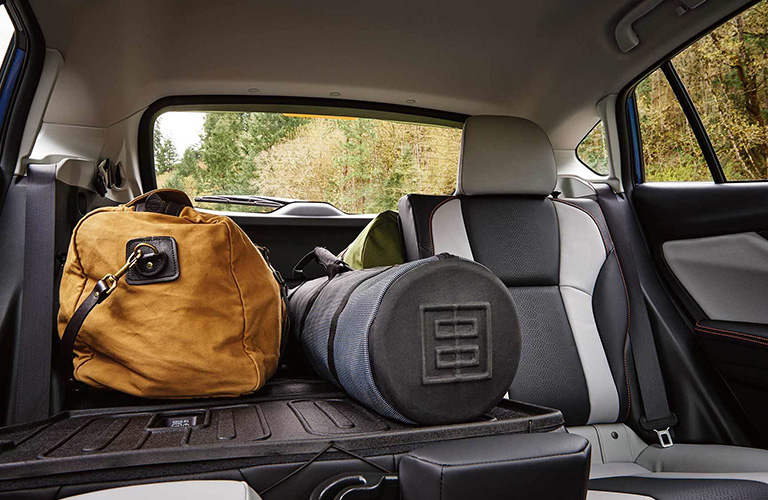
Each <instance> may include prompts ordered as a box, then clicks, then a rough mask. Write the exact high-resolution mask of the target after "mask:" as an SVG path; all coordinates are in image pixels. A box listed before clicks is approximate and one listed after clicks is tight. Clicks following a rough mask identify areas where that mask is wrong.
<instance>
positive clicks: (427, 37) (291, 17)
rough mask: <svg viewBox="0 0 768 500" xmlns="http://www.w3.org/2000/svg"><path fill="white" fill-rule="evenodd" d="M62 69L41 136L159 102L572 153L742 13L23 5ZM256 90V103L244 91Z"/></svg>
mask: <svg viewBox="0 0 768 500" xmlns="http://www.w3.org/2000/svg"><path fill="white" fill-rule="evenodd" d="M30 1H31V3H32V7H33V9H34V11H35V14H36V16H37V18H38V21H39V22H40V25H41V27H42V30H43V33H44V35H45V37H46V45H47V46H48V47H49V48H54V49H57V50H59V51H60V52H61V53H62V55H63V57H64V60H65V65H64V68H63V69H62V71H61V73H60V75H59V79H58V81H57V84H56V87H55V89H54V92H53V95H52V97H51V101H50V105H49V107H48V110H47V113H46V115H45V121H46V122H48V123H59V124H70V125H80V126H89V127H107V126H109V125H111V124H114V123H116V122H119V121H120V120H122V119H124V118H126V117H128V116H130V115H132V114H134V113H137V112H140V111H142V110H143V109H144V108H145V107H146V106H148V105H149V104H151V103H152V102H153V101H155V100H157V99H159V98H161V97H165V96H169V95H195V94H227V95H228V94H236V95H278V96H306V97H328V98H332V97H329V95H330V94H331V93H332V92H333V93H339V94H340V96H339V98H341V99H353V100H362V101H374V102H383V103H393V104H401V105H403V104H410V102H409V101H410V100H415V103H413V104H412V105H413V106H419V107H425V108H431V109H437V110H444V111H452V112H459V113H465V114H507V115H515V116H522V117H526V118H529V119H531V120H533V121H535V122H537V123H539V124H540V125H542V126H543V127H544V128H545V130H546V131H547V132H548V133H549V135H550V138H551V139H552V142H553V144H554V146H555V147H556V148H557V149H572V148H573V147H574V146H575V145H576V144H578V142H579V141H580V139H581V137H582V136H583V135H584V133H585V132H587V131H588V130H589V128H591V126H592V125H593V124H594V123H595V121H596V120H597V112H596V110H595V104H596V103H597V102H598V101H599V100H600V99H601V98H602V97H604V96H606V95H609V94H614V93H617V92H619V91H620V90H621V89H622V88H623V87H624V86H625V85H627V84H628V83H629V82H631V81H632V80H633V79H634V78H635V77H637V76H638V75H639V74H640V73H642V72H644V71H645V70H647V69H648V68H649V67H651V66H652V65H654V64H655V63H657V62H658V61H659V60H660V59H662V58H663V57H664V56H665V55H667V54H669V53H670V52H672V51H673V50H675V49H676V48H677V47H679V46H680V45H682V44H683V43H685V42H686V41H687V40H690V39H691V38H693V37H695V36H696V35H697V34H698V33H700V32H702V31H703V30H704V29H706V28H707V27H708V26H710V25H712V24H713V23H715V22H717V21H718V20H719V19H722V18H723V17H725V16H727V15H728V14H729V13H731V12H733V11H735V10H737V9H738V8H739V7H740V6H741V5H743V4H745V3H747V2H746V1H745V0H710V1H708V2H706V3H705V4H703V5H702V6H700V7H699V8H697V9H695V10H693V11H690V12H688V13H686V14H685V15H683V16H678V15H677V14H676V13H675V3H674V1H673V0H665V1H664V2H663V3H662V5H661V6H660V7H659V8H657V9H656V10H654V11H653V12H652V13H651V14H649V15H648V16H646V17H644V18H642V19H640V20H639V21H638V22H637V23H636V24H635V29H636V31H637V32H638V34H639V36H640V39H641V43H640V45H639V46H638V47H637V48H636V49H634V50H633V51H631V52H630V53H628V54H622V53H621V52H620V51H619V49H618V48H617V46H616V43H615V41H614V37H613V31H614V28H615V25H616V22H617V21H618V19H619V18H621V16H622V15H623V14H624V13H625V12H627V11H628V10H629V9H630V8H631V7H632V6H633V5H634V4H635V3H636V1H637V0H582V1H573V0H532V1H520V0H506V1H498V0H497V1H483V0H480V1H476V2H467V1H466V0H461V1H459V0H442V1H439V2H437V1H435V2H415V1H405V0H387V1H376V2H370V1H359V0H354V1H353V0H335V1H328V2H318V1H307V0H303V1H302V0H219V1H216V2H211V1H210V0H205V1H203V0H184V1H182V0H130V1H129V0H122V1H121V0H30ZM254 88H256V89H259V91H258V93H255V92H249V89H254Z"/></svg>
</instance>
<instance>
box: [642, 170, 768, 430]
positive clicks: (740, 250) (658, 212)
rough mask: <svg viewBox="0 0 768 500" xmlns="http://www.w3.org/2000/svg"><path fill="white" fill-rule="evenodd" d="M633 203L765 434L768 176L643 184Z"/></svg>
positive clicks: (709, 346)
mask: <svg viewBox="0 0 768 500" xmlns="http://www.w3.org/2000/svg"><path fill="white" fill-rule="evenodd" d="M632 201H633V206H634V209H635V212H636V214H637V216H638V219H639V221H640V224H641V226H642V229H643V232H644V234H645V237H646V241H647V243H648V246H649V248H650V250H651V254H652V256H653V259H654V261H655V264H656V268H657V270H658V271H659V273H660V274H661V276H662V278H663V279H664V281H665V282H666V284H667V287H668V290H669V291H670V292H671V294H672V295H673V296H675V297H676V298H677V299H679V303H680V304H681V305H682V306H683V308H684V309H685V311H686V312H687V314H688V317H689V319H690V320H691V322H692V323H695V325H696V326H695V333H696V337H697V338H698V339H699V341H700V343H701V345H702V346H703V347H704V349H705V350H706V351H707V353H708V354H709V357H710V359H711V360H712V361H713V363H714V364H715V365H716V366H717V368H718V370H719V371H720V373H721V374H722V375H723V377H724V378H725V380H726V381H727V382H728V385H729V387H730V388H731V390H732V391H733V393H734V395H735V396H736V398H737V399H738V401H739V403H740V404H741V406H742V408H743V409H744V411H745V412H746V414H747V415H748V417H749V419H750V420H751V422H752V424H753V425H754V426H755V427H756V428H757V429H758V430H759V431H760V433H761V434H762V435H763V438H764V439H768V403H766V401H768V307H767V306H768V238H767V236H768V182H754V183H725V184H714V183H707V184H705V183H695V184H691V183H688V184H684V183H646V184H639V185H637V186H635V188H634V190H633V198H632Z"/></svg>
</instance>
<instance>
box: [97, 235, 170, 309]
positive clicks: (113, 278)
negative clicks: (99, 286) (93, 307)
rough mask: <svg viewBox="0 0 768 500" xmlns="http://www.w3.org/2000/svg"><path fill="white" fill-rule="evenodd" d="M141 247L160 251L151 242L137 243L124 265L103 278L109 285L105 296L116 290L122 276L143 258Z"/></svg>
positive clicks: (156, 251)
mask: <svg viewBox="0 0 768 500" xmlns="http://www.w3.org/2000/svg"><path fill="white" fill-rule="evenodd" d="M141 247H147V248H149V249H150V250H152V251H153V252H155V253H159V252H158V250H157V248H156V247H155V246H154V245H150V244H149V243H139V244H138V245H136V247H135V248H134V249H133V252H131V255H129V256H128V260H126V261H125V264H123V267H121V268H120V269H118V270H117V272H116V273H115V274H107V275H105V276H104V277H103V278H101V281H103V282H105V283H106V284H107V285H108V287H109V288H107V289H106V290H104V292H103V294H104V298H107V297H109V295H110V294H111V293H112V292H113V291H115V288H117V282H118V281H120V278H122V277H123V276H124V275H125V273H127V272H128V271H129V270H130V269H131V268H132V267H133V266H135V265H136V264H137V263H138V262H139V259H140V258H141ZM98 296H99V292H96V297H98ZM102 300H103V299H102Z"/></svg>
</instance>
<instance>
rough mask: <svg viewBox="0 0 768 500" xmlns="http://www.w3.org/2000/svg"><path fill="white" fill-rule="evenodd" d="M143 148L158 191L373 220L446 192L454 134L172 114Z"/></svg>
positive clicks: (349, 122)
mask: <svg viewBox="0 0 768 500" xmlns="http://www.w3.org/2000/svg"><path fill="white" fill-rule="evenodd" d="M153 143H154V153H155V154H154V156H155V173H156V176H157V185H158V187H161V188H175V189H181V190H183V191H185V192H186V193H187V194H189V195H190V197H191V198H194V197H196V196H201V195H217V194H226V195H258V196H270V197H279V198H289V199H297V200H306V201H325V202H328V203H331V204H332V205H334V206H336V207H337V208H339V209H340V210H343V211H345V212H348V213H376V212H380V211H383V210H387V209H395V208H396V207H397V201H398V200H399V199H400V197H402V196H403V195H404V194H407V193H425V194H450V193H452V192H453V191H454V188H455V184H456V167H457V164H458V157H459V147H460V143H461V130H460V129H457V128H450V127H441V126H435V125H421V124H414V123H405V122H397V121H389V120H377V119H369V118H353V117H331V116H315V115H299V114H289V113H261V112H258V113H257V112H205V113H201V112H191V111H183V112H175V111H174V112H168V113H164V114H162V115H161V116H159V117H158V119H157V120H156V122H155V128H154V137H153ZM196 205H199V206H201V207H204V208H213V209H220V210H249V211H250V210H254V209H253V208H252V207H244V206H238V205H223V204H215V205H206V204H203V203H196ZM255 210H256V211H264V209H255Z"/></svg>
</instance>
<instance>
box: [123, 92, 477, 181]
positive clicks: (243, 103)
mask: <svg viewBox="0 0 768 500" xmlns="http://www.w3.org/2000/svg"><path fill="white" fill-rule="evenodd" d="M222 106H226V107H229V108H231V109H232V110H238V109H239V110H247V109H248V108H249V107H251V108H258V107H259V106H286V107H288V106H301V107H306V108H331V109H345V110H355V111H359V112H361V113H360V115H361V116H365V115H366V114H367V113H371V112H373V113H383V114H391V115H399V116H400V117H401V118H403V117H413V118H419V119H420V120H414V121H419V122H420V123H435V124H442V125H451V126H455V127H460V126H461V125H462V124H463V123H464V122H465V121H466V119H467V118H468V116H467V115H465V114H462V113H453V112H449V111H438V110H433V109H428V108H418V107H413V106H402V105H398V104H386V103H377V102H368V101H354V100H350V99H324V98H316V97H280V96H244V95H231V96H227V95H200V96H171V97H163V98H161V99H158V100H157V101H155V102H153V103H152V104H150V105H149V107H147V109H146V110H145V111H144V113H143V114H142V115H141V121H140V122H139V136H138V153H139V173H140V175H141V186H142V192H145V193H146V192H147V191H150V190H152V189H156V188H157V180H156V178H155V171H154V168H153V166H154V152H153V150H152V128H153V126H154V123H155V120H156V119H157V117H158V116H160V115H161V114H162V113H163V112H164V111H166V110H169V108H181V109H186V110H192V109H196V110H206V109H208V110H217V109H218V110H220V109H221V107H222ZM366 112H367V113H366Z"/></svg>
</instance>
